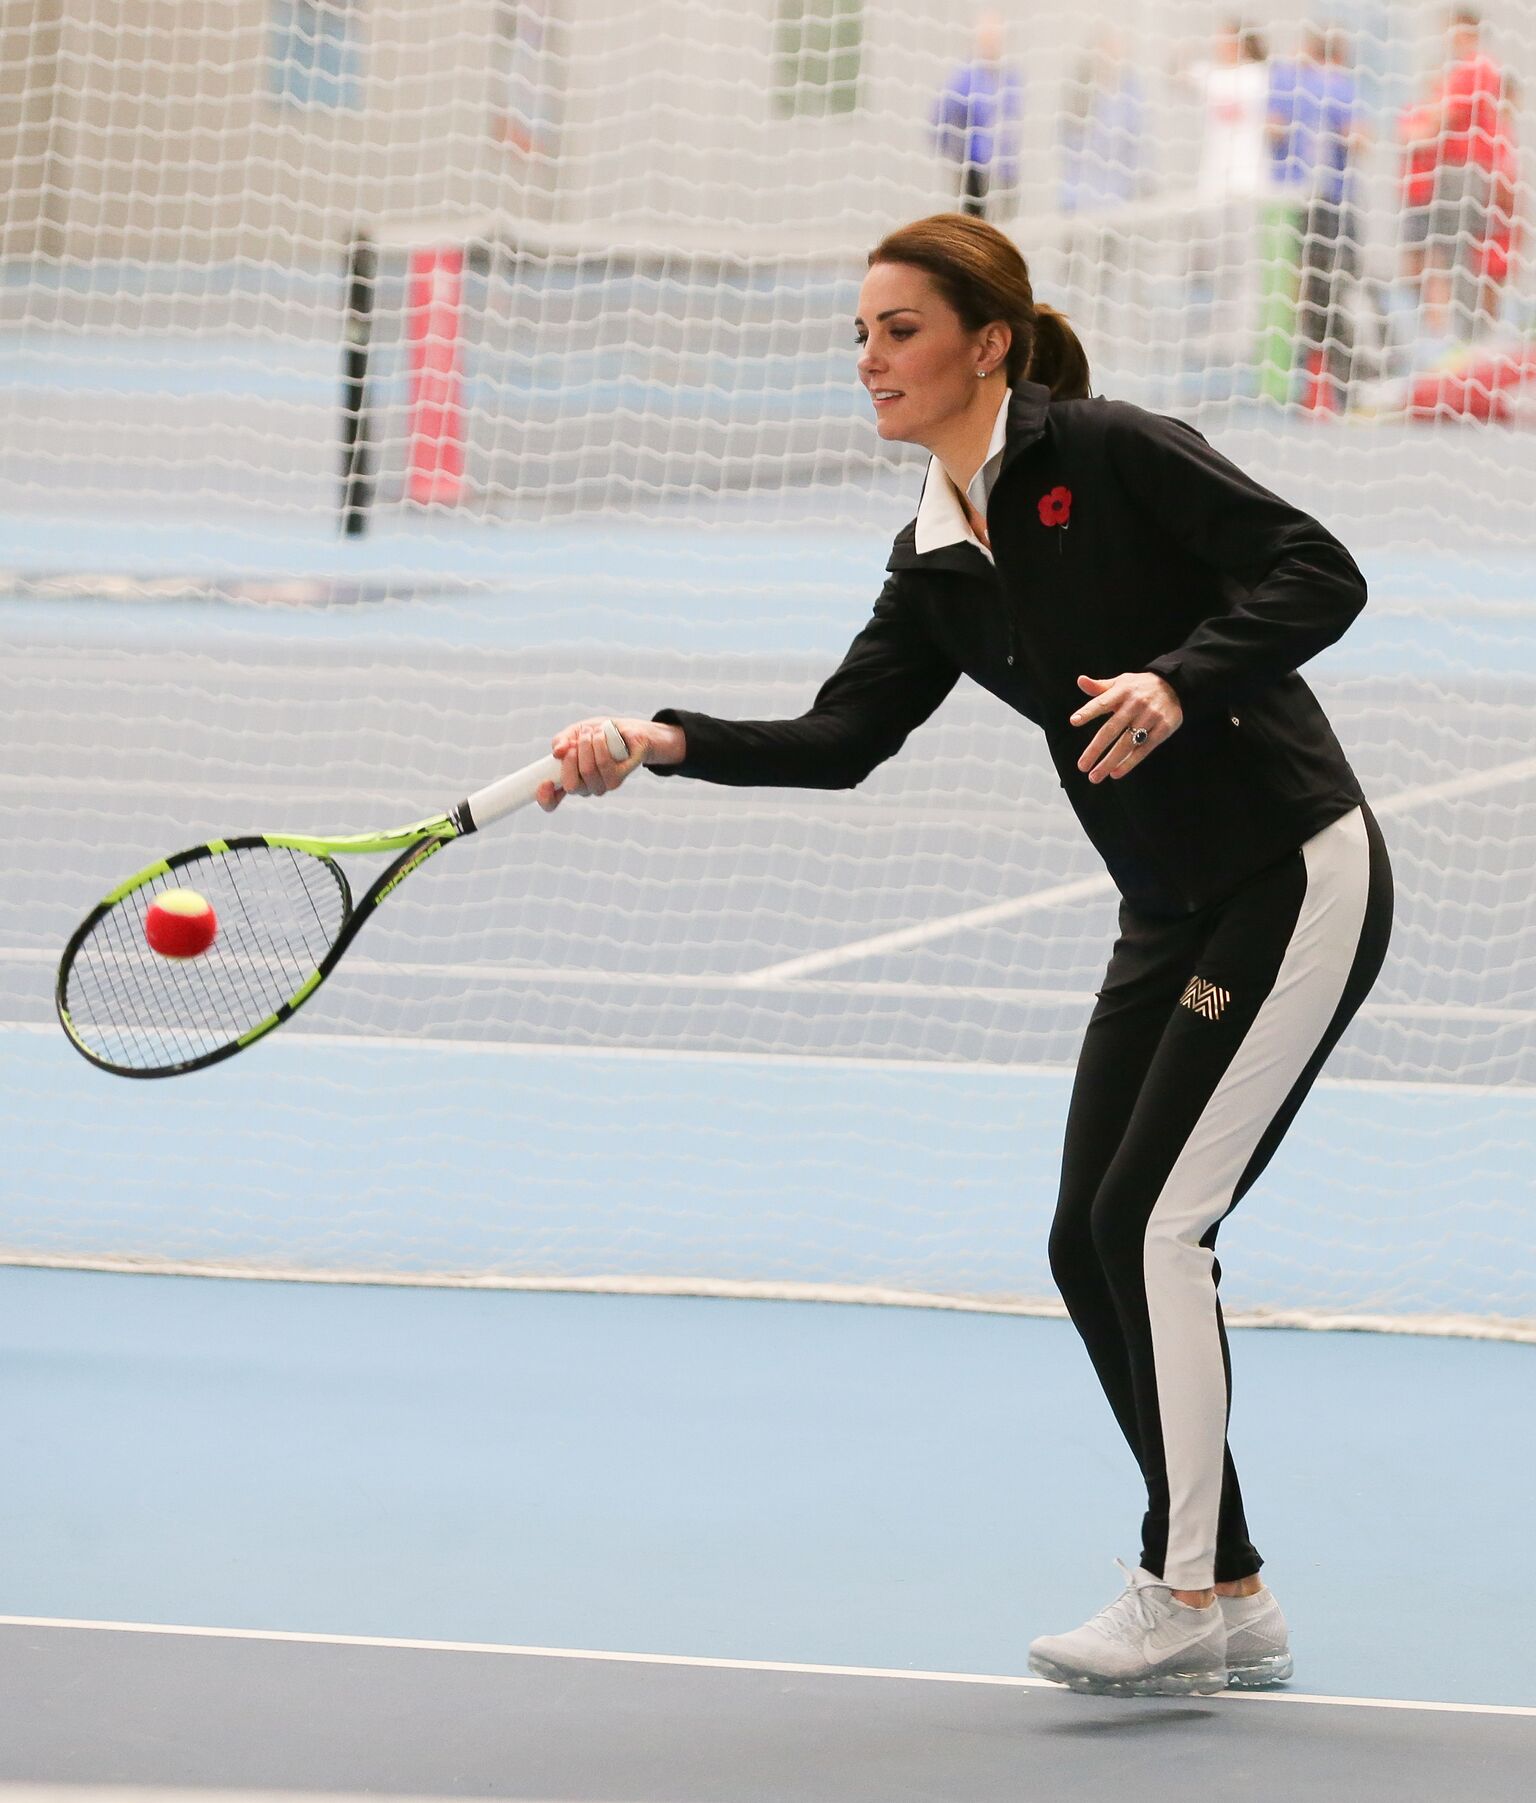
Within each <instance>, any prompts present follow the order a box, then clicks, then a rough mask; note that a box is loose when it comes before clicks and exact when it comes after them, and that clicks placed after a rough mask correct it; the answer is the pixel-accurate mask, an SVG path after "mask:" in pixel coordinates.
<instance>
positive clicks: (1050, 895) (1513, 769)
mask: <svg viewBox="0 0 1536 1803" xmlns="http://www.w3.org/2000/svg"><path fill="white" fill-rule="evenodd" d="M1526 777H1536V757H1529V758H1520V759H1519V760H1518V761H1516V762H1515V763H1513V764H1502V765H1500V766H1499V767H1498V768H1497V769H1495V770H1474V771H1470V772H1469V773H1468V774H1466V775H1465V776H1453V777H1451V778H1449V779H1448V780H1447V781H1445V782H1440V783H1426V784H1424V785H1423V786H1421V787H1419V788H1417V789H1403V790H1400V791H1399V792H1398V793H1397V794H1396V795H1389V796H1388V797H1387V798H1386V800H1385V801H1383V802H1380V803H1377V802H1374V801H1373V802H1372V803H1371V811H1372V812H1373V813H1374V814H1376V815H1377V816H1378V817H1380V816H1381V815H1383V814H1386V815H1392V814H1406V813H1407V812H1408V811H1409V809H1411V808H1414V807H1417V806H1419V805H1420V804H1421V803H1423V802H1427V801H1445V800H1447V799H1449V798H1450V797H1452V796H1459V795H1471V794H1474V793H1476V792H1477V791H1478V790H1479V789H1493V788H1500V787H1502V786H1503V785H1504V784H1505V783H1515V782H1521V781H1523V780H1524V779H1525V778H1526ZM1113 890H1114V884H1113V882H1112V881H1111V880H1110V879H1109V878H1108V877H1107V876H1094V877H1082V878H1080V879H1079V880H1078V881H1077V882H1075V883H1058V884H1056V885H1055V886H1054V887H1052V888H1050V889H1037V890H1035V891H1034V893H1033V894H1031V895H1021V896H1018V897H1016V898H1014V899H1013V900H1011V901H1004V902H992V903H990V904H989V905H988V906H986V907H984V908H968V909H966V910H965V912H964V913H961V914H946V915H944V916H942V917H941V918H940V919H938V920H928V921H923V922H921V923H920V924H919V925H917V926H912V927H903V928H901V929H900V930H899V931H897V932H894V933H879V934H877V935H875V937H873V938H871V939H857V940H854V941H853V943H852V944H849V945H841V946H833V947H831V948H830V949H829V950H827V951H822V952H810V953H807V954H806V956H805V957H803V958H789V959H786V960H785V961H784V962H783V963H782V964H765V965H764V966H763V967H762V968H761V969H759V970H752V971H747V972H746V973H745V974H744V975H743V976H741V977H739V978H738V979H737V981H738V982H739V983H740V985H741V986H742V987H743V988H756V987H759V986H765V985H772V984H774V983H779V982H782V981H783V980H784V979H785V978H786V977H800V976H804V975H806V973H807V972H809V971H813V970H830V969H831V968H832V967H833V966H834V965H837V964H846V963H851V962H852V961H853V960H854V959H856V958H868V957H871V956H873V955H874V954H875V953H876V952H892V951H905V950H906V949H907V948H908V947H909V946H914V945H925V944H927V942H928V941H929V940H931V939H942V938H945V937H946V936H947V935H948V934H950V933H958V932H962V931H964V929H965V928H967V927H973V926H995V925H996V924H997V922H998V921H1001V920H1011V919H1013V918H1014V917H1015V916H1017V915H1019V914H1027V913H1029V912H1030V911H1031V910H1033V909H1036V908H1053V907H1057V906H1060V905H1062V904H1064V903H1067V902H1074V901H1082V900H1084V899H1086V898H1087V897H1089V896H1093V895H1103V894H1109V893H1112V892H1113Z"/></svg>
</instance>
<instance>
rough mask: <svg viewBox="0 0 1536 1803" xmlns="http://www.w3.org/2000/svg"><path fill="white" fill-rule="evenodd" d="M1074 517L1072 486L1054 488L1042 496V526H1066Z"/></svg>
mask: <svg viewBox="0 0 1536 1803" xmlns="http://www.w3.org/2000/svg"><path fill="white" fill-rule="evenodd" d="M1071 517H1072V490H1071V489H1070V488H1053V489H1052V490H1051V492H1050V493H1049V494H1048V495H1041V497H1040V524H1041V525H1042V526H1065V525H1066V524H1067V522H1068V521H1069V520H1070V519H1071Z"/></svg>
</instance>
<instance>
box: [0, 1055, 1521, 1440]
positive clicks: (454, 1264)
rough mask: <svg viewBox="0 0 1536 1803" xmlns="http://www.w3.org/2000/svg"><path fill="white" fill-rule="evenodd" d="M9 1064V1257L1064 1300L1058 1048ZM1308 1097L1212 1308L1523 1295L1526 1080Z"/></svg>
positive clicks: (1510, 1309) (1352, 1089) (1516, 1311)
mask: <svg viewBox="0 0 1536 1803" xmlns="http://www.w3.org/2000/svg"><path fill="white" fill-rule="evenodd" d="M0 1084H3V1085H4V1089H5V1093H7V1094H11V1095H16V1096H26V1097H27V1098H28V1111H29V1114H28V1121H27V1131H26V1132H24V1133H22V1134H20V1135H18V1137H17V1138H16V1139H15V1141H14V1142H13V1143H12V1144H11V1146H10V1147H9V1148H8V1152H7V1167H8V1168H7V1176H8V1183H9V1190H10V1194H9V1198H8V1200H7V1202H6V1203H5V1205H4V1206H3V1208H0V1248H3V1249H4V1250H5V1251H7V1252H9V1253H10V1254H12V1255H22V1256H34V1257H36V1256H41V1257H49V1256H57V1255H62V1256H66V1257H76V1258H83V1259H104V1258H115V1257H120V1256H122V1255H125V1254H127V1255H136V1256H139V1257H145V1256H148V1257H152V1258H154V1259H156V1260H157V1261H159V1262H172V1263H174V1262H178V1261H186V1260H195V1261H197V1262H200V1263H202V1264H204V1265H206V1264H208V1263H232V1264H257V1265H265V1266H267V1267H269V1268H273V1267H275V1268H279V1269H290V1270H291V1269H294V1268H296V1267H302V1268H304V1269H313V1268H316V1267H318V1268H321V1269H327V1270H332V1271H337V1270H340V1271H356V1270H363V1271H368V1272H377V1271H400V1272H404V1273H407V1274H409V1273H442V1272H450V1273H452V1272H511V1273H522V1274H528V1273H535V1274H539V1273H548V1274H559V1275H579V1276H590V1275H598V1274H601V1275H607V1274H614V1275H618V1276H621V1277H626V1276H627V1277H647V1276H655V1275H658V1274H661V1275H665V1276H671V1277H683V1278H700V1277H720V1276H738V1277H750V1278H754V1279H759V1280H763V1281H768V1282H779V1283H800V1284H811V1283H815V1284H824V1283H828V1282H836V1283H839V1284H848V1285H873V1286H888V1287H894V1288H899V1289H903V1290H908V1291H911V1290H920V1291H924V1292H937V1293H943V1294H950V1295H953V1294H975V1293H984V1294H986V1295H988V1296H1006V1297H1026V1298H1040V1297H1054V1294H1055V1289H1054V1285H1053V1283H1052V1280H1051V1276H1050V1272H1049V1269H1048V1267H1047V1264H1046V1256H1045V1242H1046V1233H1047V1229H1048V1226H1049V1222H1050V1215H1051V1209H1052V1207H1053V1205H1054V1200H1055V1185H1056V1177H1057V1169H1058V1160H1059V1148H1060V1144H1061V1135H1062V1128H1063V1124H1064V1121H1065V1116H1066V1108H1067V1101H1068V1096H1069V1094H1070V1087H1071V1075H1070V1073H1069V1072H1067V1071H1056V1070H1038V1069H1029V1068H1027V1067H1026V1068H1018V1069H1006V1068H1003V1069H997V1068H975V1067H968V1066H965V1065H960V1064H955V1065H950V1066H931V1065H927V1066H917V1067H913V1066H911V1065H907V1064H904V1063H901V1062H898V1061H894V1060H893V1061H891V1062H889V1063H886V1064H881V1063H877V1062H874V1061H866V1062H858V1061H851V1060H850V1061H840V1060H835V1059H777V1058H748V1057H738V1058H730V1057H719V1056H710V1055H699V1056H687V1055H674V1056H666V1057H661V1056H643V1055H639V1056H637V1055H635V1054H633V1053H631V1054H628V1055H620V1054H612V1053H609V1054H605V1053H603V1052H597V1051H593V1052H588V1051H583V1050H581V1049H579V1048H576V1049H569V1050H563V1051H562V1050H551V1049H548V1048H542V1047H522V1048H513V1047H496V1046H486V1047H484V1048H479V1049H477V1048H474V1047H467V1046H454V1045H443V1044H440V1045H435V1046H434V1045H431V1044H424V1045H409V1044H402V1043H399V1042H393V1043H384V1044H378V1045H371V1046H370V1045H367V1044H365V1043H362V1042H359V1041H352V1042H350V1043H348V1044H345V1045H344V1046H338V1045H335V1044H327V1043H316V1042H314V1041H311V1040H307V1039H306V1038H305V1037H304V1035H303V1034H302V1032H300V1031H298V1030H290V1031H289V1032H288V1033H287V1034H286V1035H279V1036H277V1037H275V1038H274V1039H272V1040H271V1041H270V1042H269V1043H266V1044H264V1045H262V1046H261V1047H259V1048H257V1049H256V1050H253V1051H252V1052H251V1053H250V1054H248V1055H247V1056H245V1057H241V1058H235V1059H232V1060H230V1061H229V1062H227V1063H225V1064H221V1065H216V1066H214V1067H212V1068H211V1069H209V1070H206V1071H200V1072H197V1073H196V1074H194V1075H193V1076H191V1077H187V1078H182V1079H176V1080H172V1081H168V1082H126V1081H123V1080H121V1079H113V1078H109V1077H106V1076H104V1075H103V1074H102V1073H100V1072H99V1071H96V1070H94V1069H93V1068H92V1067H91V1066H90V1065H88V1064H87V1063H86V1062H85V1061H84V1060H83V1059H81V1058H79V1057H78V1056H77V1055H76V1054H75V1052H74V1051H73V1050H72V1049H71V1048H70V1047H69V1045H68V1044H67V1043H66V1041H65V1039H64V1036H63V1034H62V1033H58V1032H54V1031H50V1030H46V1029H43V1030H35V1031H10V1032H4V1033H0ZM586 1098H600V1099H601V1100H600V1105H591V1104H589V1103H588V1102H587V1101H586V1100H585V1099H586ZM1304 1118H1305V1119H1306V1120H1307V1121H1308V1122H1309V1124H1315V1126H1316V1127H1317V1129H1318V1132H1319V1133H1320V1135H1321V1136H1322V1138H1323V1140H1324V1143H1326V1145H1327V1147H1328V1160H1329V1163H1328V1169H1327V1171H1326V1174H1325V1177H1326V1187H1323V1181H1324V1180H1323V1177H1322V1176H1320V1174H1319V1173H1318V1172H1317V1171H1316V1169H1315V1164H1316V1158H1317V1152H1316V1148H1315V1147H1313V1148H1312V1149H1311V1151H1310V1153H1309V1152H1308V1150H1307V1149H1306V1144H1305V1139H1304V1136H1303V1135H1301V1134H1300V1133H1298V1134H1295V1135H1293V1136H1292V1137H1291V1138H1290V1139H1289V1140H1288V1141H1287V1142H1286V1144H1284V1145H1283V1146H1282V1147H1281V1149H1280V1151H1279V1153H1278V1154H1277V1156H1276V1158H1275V1160H1274V1162H1273V1163H1272V1164H1271V1166H1270V1169H1269V1172H1268V1173H1267V1174H1266V1177H1265V1179H1264V1183H1263V1185H1262V1186H1261V1188H1260V1190H1258V1191H1256V1192H1255V1194H1254V1195H1253V1196H1252V1197H1251V1198H1249V1200H1248V1201H1247V1202H1245V1203H1244V1204H1243V1206H1241V1207H1240V1208H1239V1209H1238V1210H1237V1211H1236V1213H1235V1214H1234V1215H1233V1216H1232V1219H1231V1220H1230V1221H1229V1222H1228V1223H1227V1225H1226V1226H1225V1228H1224V1229H1223V1236H1222V1256H1223V1260H1224V1262H1225V1263H1226V1265H1227V1266H1228V1272H1227V1277H1226V1280H1225V1286H1224V1293H1225V1294H1226V1296H1227V1298H1228V1302H1229V1306H1234V1307H1238V1308H1242V1307H1251V1306H1254V1305H1256V1304H1257V1305H1262V1306H1266V1307H1269V1308H1274V1307H1277V1306H1279V1307H1287V1306H1296V1305H1298V1304H1305V1305H1310V1306H1316V1307H1325V1308H1326V1307H1328V1306H1330V1305H1332V1306H1333V1307H1335V1308H1344V1309H1355V1310H1358V1309H1359V1308H1360V1307H1361V1306H1362V1304H1361V1300H1360V1299H1361V1298H1369V1299H1370V1300H1369V1303H1368V1306H1369V1307H1370V1308H1371V1309H1372V1310H1374V1311H1377V1312H1380V1311H1387V1312H1402V1311H1408V1312H1410V1313H1411V1314H1413V1315H1418V1316H1429V1315H1435V1314H1459V1313H1464V1312H1467V1311H1469V1310H1470V1311H1472V1312H1474V1313H1476V1314H1477V1315H1479V1316H1487V1315H1495V1316H1503V1317H1506V1318H1508V1319H1512V1320H1525V1321H1528V1320H1530V1319H1532V1318H1533V1317H1536V1263H1533V1259H1532V1255H1531V1248H1532V1246H1533V1245H1536V1195H1533V1191H1532V1186H1531V1184H1530V1181H1529V1169H1528V1167H1529V1148H1530V1146H1531V1144H1532V1143H1533V1142H1536V1092H1532V1091H1530V1090H1513V1089H1512V1090H1508V1091H1496V1090H1489V1089H1482V1090H1479V1089H1475V1088H1472V1087H1471V1086H1468V1087H1466V1088H1462V1089H1458V1088H1456V1087H1454V1086H1451V1085H1445V1086H1442V1087H1440V1088H1438V1089H1430V1088H1428V1087H1426V1086H1418V1085H1403V1086H1400V1087H1392V1086H1387V1085H1368V1084H1362V1085H1356V1084H1343V1083H1340V1084H1332V1083H1329V1082H1328V1081H1327V1080H1326V1079H1325V1080H1324V1082H1323V1083H1322V1084H1321V1085H1320V1086H1319V1087H1318V1089H1317V1091H1316V1092H1315V1093H1314V1094H1313V1096H1312V1097H1311V1098H1310V1100H1309V1102H1308V1112H1307V1115H1306V1116H1305V1117H1304ZM785 1122H793V1123H794V1131H793V1132H792V1133H788V1134H786V1132H785V1130H784V1123H785ZM972 1145H974V1146H977V1147H982V1148H985V1149H986V1155H985V1156H982V1155H980V1154H978V1155H977V1156H976V1157H974V1158H968V1159H967V1160H966V1161H965V1162H964V1164H963V1167H961V1166H959V1165H957V1161H956V1158H955V1148H956V1147H957V1146H972ZM1474 1148H1475V1150H1471V1149H1474ZM1309 1158H1310V1159H1311V1161H1312V1162H1311V1163H1310V1164H1309V1162H1308V1159H1309ZM1384 1170H1385V1171H1388V1172H1391V1173H1393V1181H1392V1187H1391V1194H1390V1200H1389V1202H1384V1201H1381V1200H1380V1199H1379V1198H1380V1193H1381V1188H1382V1173H1383V1171H1384ZM662 1171H664V1172H665V1173H666V1176H665V1180H664V1182H663V1183H661V1184H659V1185H657V1184H656V1183H655V1179H654V1177H653V1176H649V1175H642V1177H641V1178H640V1179H639V1180H638V1182H637V1176H636V1173H642V1174H647V1173H656V1172H662ZM295 1173H299V1174H300V1180H295ZM1362 1196H1375V1197H1377V1198H1378V1200H1377V1201H1376V1203H1375V1204H1374V1205H1373V1206H1371V1207H1369V1208H1367V1209H1365V1210H1363V1211H1362V1210H1361V1209H1360V1205H1359V1198H1360V1197H1362ZM1291 1197H1296V1198H1300V1200H1298V1201H1289V1200H1286V1201H1276V1200H1275V1199H1276V1198H1291ZM1351 1199H1353V1200H1351ZM1351 1209H1354V1211H1355V1213H1354V1214H1353V1215H1352V1214H1351V1213H1350V1210H1351ZM1448 1220H1452V1221H1454V1222H1455V1229H1454V1237H1453V1239H1451V1240H1449V1241H1448V1239H1447V1226H1446V1223H1447V1221H1448ZM1525 1356H1526V1357H1527V1358H1529V1357H1530V1356H1531V1355H1530V1354H1529V1353H1526V1354H1525ZM1531 1382H1532V1386H1533V1388H1532V1395H1533V1396H1536V1368H1533V1375H1532V1378H1531ZM1529 1407H1530V1399H1529V1398H1528V1399H1527V1404H1526V1412H1527V1414H1528V1413H1529Z"/></svg>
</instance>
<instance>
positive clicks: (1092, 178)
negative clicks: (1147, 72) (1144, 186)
mask: <svg viewBox="0 0 1536 1803" xmlns="http://www.w3.org/2000/svg"><path fill="white" fill-rule="evenodd" d="M1076 100H1077V104H1076V106H1075V107H1073V106H1072V105H1070V104H1069V106H1068V109H1067V111H1066V112H1065V113H1064V115H1063V121H1062V128H1061V144H1062V170H1061V210H1062V211H1063V212H1064V213H1078V212H1082V211H1083V210H1084V209H1087V208H1092V207H1105V206H1113V205H1115V204H1116V203H1117V202H1119V201H1125V200H1134V199H1135V197H1136V195H1137V193H1138V191H1139V188H1140V181H1141V167H1140V160H1141V142H1142V136H1141V133H1142V122H1143V119H1144V117H1145V114H1146V107H1147V95H1146V89H1145V87H1144V86H1143V84H1142V80H1141V77H1140V76H1139V75H1137V73H1136V72H1135V70H1134V69H1131V68H1122V69H1121V70H1120V71H1119V76H1118V83H1117V85H1116V86H1115V87H1112V88H1111V87H1098V86H1095V87H1092V88H1090V89H1087V91H1084V90H1083V87H1080V88H1079V91H1078V94H1077V96H1076Z"/></svg>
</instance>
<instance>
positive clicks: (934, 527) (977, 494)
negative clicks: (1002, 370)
mask: <svg viewBox="0 0 1536 1803" xmlns="http://www.w3.org/2000/svg"><path fill="white" fill-rule="evenodd" d="M1012 393H1013V390H1012V389H1011V388H1005V389H1004V390H1003V399H1002V405H1001V406H1000V407H999V408H998V410H997V423H996V424H995V425H994V426H993V428H992V442H991V444H990V445H988V447H987V455H986V458H985V460H984V461H983V463H982V466H981V468H980V469H979V470H977V472H976V474H975V475H974V476H972V478H971V485H970V487H969V488H967V489H966V491H965V498H966V499H967V500H968V501H969V502H970V504H971V505H972V507H974V508H975V509H976V511H977V513H979V514H980V515H981V517H982V518H983V519H985V518H986V517H987V502H988V501H989V500H990V499H991V495H992V485H993V483H994V482H996V480H997V472H998V470H999V469H1001V468H1002V463H1003V445H1004V442H1005V440H1006V439H1007V437H1008V402H1009V399H1010V397H1011V396H1012ZM914 538H915V541H916V549H917V551H918V553H919V554H921V553H923V552H925V551H937V550H938V549H939V548H940V547H941V546H943V545H959V544H967V545H974V546H975V547H976V549H977V550H978V551H980V553H981V554H982V556H983V557H985V558H986V560H987V562H988V563H991V562H992V561H993V557H992V553H991V552H990V551H989V550H988V549H987V547H986V546H985V545H984V544H983V543H982V542H981V540H980V539H979V538H977V536H976V534H975V533H974V532H973V531H972V530H971V522H970V520H969V519H967V517H966V512H965V509H964V507H962V506H961V504H960V493H959V490H958V489H957V488H956V487H955V485H954V483H953V482H951V481H950V479H949V476H948V474H947V472H946V471H945V468H944V465H943V464H942V463H940V462H939V460H938V458H937V457H934V458H932V459H931V460H930V461H929V464H928V475H927V477H926V479H925V480H924V482H923V498H922V500H921V501H919V502H918V507H917V522H916V529H915V533H914Z"/></svg>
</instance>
